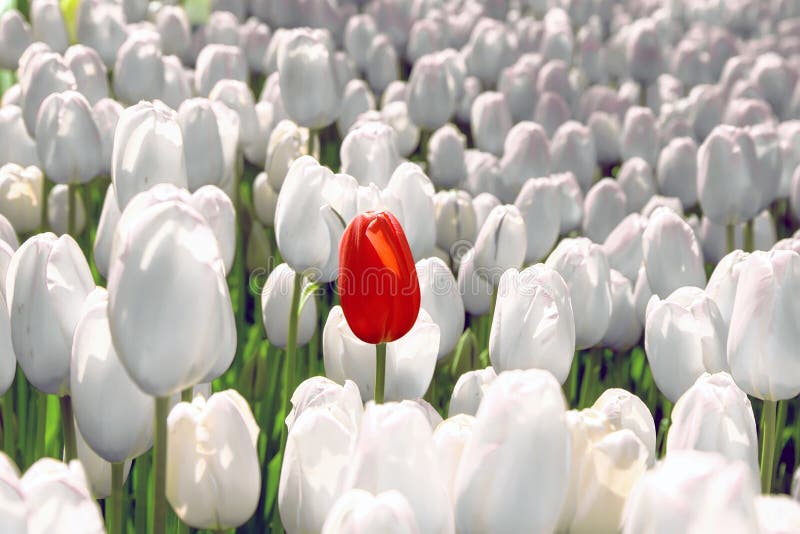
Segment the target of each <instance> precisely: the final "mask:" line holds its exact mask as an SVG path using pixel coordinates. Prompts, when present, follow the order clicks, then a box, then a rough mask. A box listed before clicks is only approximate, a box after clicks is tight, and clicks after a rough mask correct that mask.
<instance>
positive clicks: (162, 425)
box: [152, 397, 169, 534]
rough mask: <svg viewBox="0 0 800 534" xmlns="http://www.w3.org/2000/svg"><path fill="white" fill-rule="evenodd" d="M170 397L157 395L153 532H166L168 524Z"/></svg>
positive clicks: (154, 429) (155, 533)
mask: <svg viewBox="0 0 800 534" xmlns="http://www.w3.org/2000/svg"><path fill="white" fill-rule="evenodd" d="M168 412H169V397H157V398H156V409H155V420H154V421H153V424H154V427H153V469H154V470H155V476H153V486H154V488H153V496H154V498H153V530H152V533H153V534H165V533H166V531H167V530H166V526H167V414H168Z"/></svg>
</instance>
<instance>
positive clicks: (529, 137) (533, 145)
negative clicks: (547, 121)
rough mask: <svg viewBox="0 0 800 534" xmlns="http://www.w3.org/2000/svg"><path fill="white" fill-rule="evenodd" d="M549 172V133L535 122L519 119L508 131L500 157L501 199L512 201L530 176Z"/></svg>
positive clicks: (533, 176)
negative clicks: (520, 120)
mask: <svg viewBox="0 0 800 534" xmlns="http://www.w3.org/2000/svg"><path fill="white" fill-rule="evenodd" d="M549 172H550V143H549V142H548V140H547V134H545V132H544V130H543V129H542V128H541V126H539V125H538V124H536V123H534V122H528V121H525V122H520V123H518V124H516V125H514V127H513V128H511V130H509V132H508V135H507V136H506V139H505V144H504V149H503V157H502V158H501V159H500V180H499V182H498V184H497V194H498V197H499V198H500V200H502V201H504V202H511V201H512V200H513V199H514V198H515V197H516V196H517V194H518V193H519V192H520V188H521V187H522V186H523V184H525V182H526V181H527V180H528V179H529V178H535V177H540V176H547V175H548V174H549Z"/></svg>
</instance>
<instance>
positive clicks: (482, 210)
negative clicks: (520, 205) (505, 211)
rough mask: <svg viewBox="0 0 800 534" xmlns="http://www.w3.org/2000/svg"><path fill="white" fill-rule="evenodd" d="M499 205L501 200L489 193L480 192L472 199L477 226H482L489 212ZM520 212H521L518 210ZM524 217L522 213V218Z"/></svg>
mask: <svg viewBox="0 0 800 534" xmlns="http://www.w3.org/2000/svg"><path fill="white" fill-rule="evenodd" d="M500 205H502V202H500V200H499V199H498V198H497V197H496V196H494V195H493V194H491V193H480V194H479V195H478V196H476V197H475V198H474V199H472V207H473V208H474V209H475V217H476V221H477V227H478V228H480V227H482V226H483V223H485V222H486V219H487V218H488V217H489V213H491V211H492V210H493V209H494V208H495V207H497V206H500ZM520 213H522V212H521V211H520ZM524 217H525V216H524V215H523V218H524Z"/></svg>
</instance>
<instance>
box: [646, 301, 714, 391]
mask: <svg viewBox="0 0 800 534" xmlns="http://www.w3.org/2000/svg"><path fill="white" fill-rule="evenodd" d="M646 315H647V319H646V321H645V327H644V347H645V352H646V353H647V361H648V362H649V363H650V369H652V371H653V380H654V381H655V383H656V385H657V386H658V389H659V390H661V392H662V393H663V394H664V395H665V396H666V397H667V398H668V399H669V400H671V401H672V402H675V401H676V400H678V397H680V396H681V395H682V394H683V393H684V392H685V391H686V390H687V389H689V387H691V385H692V384H694V382H695V380H697V378H698V377H699V376H700V375H702V374H703V373H717V372H720V371H725V370H726V369H727V367H728V365H727V361H726V358H725V342H726V338H727V332H726V329H725V321H724V320H723V319H722V314H721V313H720V311H719V308H718V307H717V305H716V304H715V303H714V301H713V300H712V299H711V297H709V296H708V295H707V294H706V293H705V292H704V291H703V290H702V289H700V288H697V287H690V286H687V287H681V288H679V289H678V290H676V291H675V292H673V293H672V294H670V295H669V296H668V297H667V298H666V299H664V300H660V299H659V298H658V297H657V296H653V297H652V298H651V299H650V302H649V303H648V305H647V312H646Z"/></svg>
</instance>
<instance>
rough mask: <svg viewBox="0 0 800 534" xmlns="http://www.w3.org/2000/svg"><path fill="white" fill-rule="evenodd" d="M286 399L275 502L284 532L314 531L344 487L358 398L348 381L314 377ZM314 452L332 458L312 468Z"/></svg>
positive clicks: (359, 410)
mask: <svg viewBox="0 0 800 534" xmlns="http://www.w3.org/2000/svg"><path fill="white" fill-rule="evenodd" d="M311 381H320V382H319V383H317V382H311ZM322 381H324V382H322ZM312 388H313V391H312ZM310 395H314V396H313V397H310ZM292 405H293V406H294V407H293V409H292V412H291V413H290V414H289V416H288V417H287V426H288V427H289V434H288V438H287V441H286V452H285V453H284V460H283V466H282V468H281V479H280V484H279V489H278V507H279V511H280V514H281V521H282V523H283V526H284V528H286V530H287V532H319V531H320V530H321V529H322V525H323V523H324V521H325V517H326V516H327V515H328V512H329V510H330V509H331V507H332V506H333V505H334V503H335V502H336V500H337V499H338V497H339V496H340V495H341V494H342V492H343V491H344V490H345V480H346V476H347V468H348V465H349V463H350V462H349V460H350V455H351V454H352V451H353V449H354V447H355V443H356V438H357V436H358V427H359V423H360V420H361V414H362V407H361V398H360V397H359V396H358V390H357V389H356V387H355V385H354V384H353V383H352V382H350V381H347V382H346V384H345V386H344V387H341V386H339V385H338V384H336V383H334V382H332V381H330V380H327V379H325V378H321V377H314V378H310V379H308V380H306V381H305V382H303V383H302V384H300V386H299V387H298V388H297V390H295V392H294V394H293V395H292ZM320 440H322V441H320ZM321 446H322V448H321ZM320 452H322V453H323V454H326V455H329V458H330V459H331V460H332V461H330V462H327V463H326V469H324V470H319V469H314V468H313V467H314V462H315V460H314V458H317V457H318V454H319V453H320ZM309 462H310V463H309Z"/></svg>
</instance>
